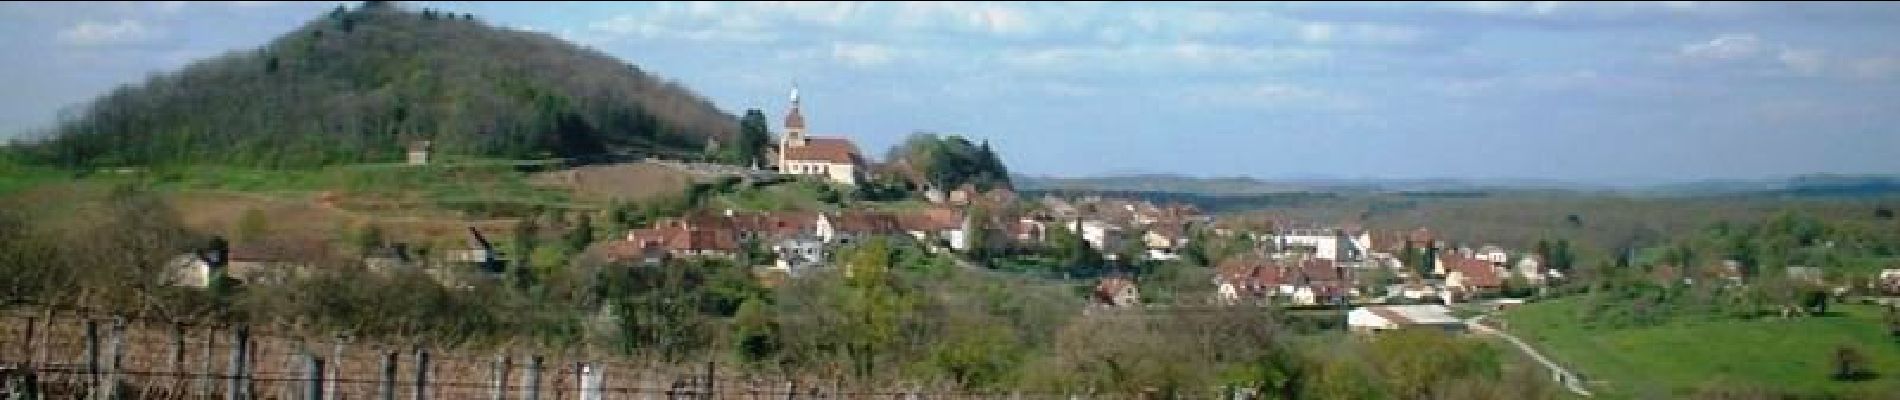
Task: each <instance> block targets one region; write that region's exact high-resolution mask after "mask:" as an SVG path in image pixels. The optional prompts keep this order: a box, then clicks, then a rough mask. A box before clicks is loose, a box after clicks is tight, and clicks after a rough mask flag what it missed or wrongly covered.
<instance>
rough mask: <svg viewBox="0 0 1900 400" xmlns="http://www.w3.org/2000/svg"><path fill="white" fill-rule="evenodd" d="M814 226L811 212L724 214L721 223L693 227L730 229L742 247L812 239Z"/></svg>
mask: <svg viewBox="0 0 1900 400" xmlns="http://www.w3.org/2000/svg"><path fill="white" fill-rule="evenodd" d="M702 222H704V220H702ZM689 223H690V222H689ZM817 225H818V213H815V212H801V211H778V212H770V213H734V212H730V211H728V212H726V217H725V218H724V221H720V222H717V223H712V224H707V225H695V227H700V228H706V229H721V228H723V229H731V230H732V231H733V233H734V234H735V235H738V238H739V241H740V242H742V243H769V242H773V241H777V240H781V239H785V238H792V237H804V236H816V235H817V234H818V228H817Z"/></svg>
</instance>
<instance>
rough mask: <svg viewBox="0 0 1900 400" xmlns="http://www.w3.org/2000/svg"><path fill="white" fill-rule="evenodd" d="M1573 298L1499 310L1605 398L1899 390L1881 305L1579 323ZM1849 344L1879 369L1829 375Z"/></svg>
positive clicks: (1898, 346)
mask: <svg viewBox="0 0 1900 400" xmlns="http://www.w3.org/2000/svg"><path fill="white" fill-rule="evenodd" d="M1578 308H1579V303H1578V302H1576V301H1575V300H1574V299H1560V300H1553V301H1547V302H1542V303H1536V304H1529V305H1525V306H1523V307H1521V308H1517V309H1514V310H1511V311H1507V312H1506V313H1505V314H1504V315H1503V320H1504V321H1506V322H1507V324H1508V325H1507V326H1506V328H1507V329H1508V330H1509V331H1511V332H1512V333H1514V334H1517V335H1518V336H1519V337H1521V338H1523V339H1525V340H1527V341H1530V342H1531V343H1533V344H1534V345H1536V346H1538V347H1539V348H1540V349H1543V350H1545V351H1546V352H1547V353H1549V354H1550V355H1551V356H1552V357H1553V358H1555V359H1556V360H1557V361H1558V362H1560V363H1562V364H1564V365H1565V366H1568V367H1571V368H1574V369H1575V370H1576V371H1577V372H1578V373H1579V374H1581V375H1582V376H1583V378H1584V379H1585V380H1588V381H1592V383H1593V386H1592V389H1593V390H1596V391H1598V392H1600V393H1601V394H1603V395H1607V396H1605V397H1609V398H1638V397H1640V398H1651V397H1672V398H1680V397H1684V396H1687V395H1689V394H1691V393H1694V392H1695V391H1696V390H1698V389H1702V388H1710V387H1721V386H1724V385H1747V386H1751V387H1758V388H1764V389H1769V390H1774V391H1785V392H1793V393H1803V394H1817V395H1818V394H1822V393H1827V394H1836V395H1846V396H1849V397H1858V396H1862V395H1866V394H1874V393H1887V394H1892V393H1900V341H1896V340H1895V338H1892V337H1890V336H1888V332H1887V330H1886V326H1885V325H1884V324H1883V322H1882V320H1881V310H1880V309H1879V308H1877V307H1876V306H1868V305H1835V306H1832V307H1830V308H1829V310H1830V311H1832V313H1831V314H1830V315H1827V316H1820V317H1809V318H1796V319H1777V318H1765V319H1756V320H1695V321H1674V322H1669V323H1667V324H1665V325H1661V326H1655V327H1644V328H1630V329H1586V328H1583V326H1582V324H1580V323H1578V322H1577V320H1576V316H1577V315H1580V314H1579V312H1578ZM1841 345H1851V346H1854V347H1858V348H1859V349H1860V351H1861V352H1862V354H1864V355H1865V356H1866V357H1867V358H1868V360H1869V361H1870V363H1871V367H1872V369H1873V371H1874V372H1875V373H1876V374H1878V376H1877V377H1875V378H1874V379H1871V380H1866V381H1860V382H1840V381H1834V380H1831V379H1829V374H1830V373H1832V368H1833V364H1832V360H1833V354H1834V351H1835V349H1836V348H1837V347H1838V346H1841Z"/></svg>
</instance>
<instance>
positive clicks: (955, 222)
mask: <svg viewBox="0 0 1900 400" xmlns="http://www.w3.org/2000/svg"><path fill="white" fill-rule="evenodd" d="M897 222H898V224H899V225H901V226H902V227H903V229H904V230H906V231H926V232H928V231H947V230H955V229H958V228H962V227H963V213H962V212H959V211H957V210H956V209H951V208H942V207H935V208H928V209H924V210H923V211H919V212H915V213H908V214H902V215H898V216H897Z"/></svg>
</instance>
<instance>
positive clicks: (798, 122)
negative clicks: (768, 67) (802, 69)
mask: <svg viewBox="0 0 1900 400" xmlns="http://www.w3.org/2000/svg"><path fill="white" fill-rule="evenodd" d="M785 129H786V130H788V131H793V132H800V133H802V132H803V131H804V130H805V114H804V113H801V112H799V110H798V84H797V83H793V84H792V110H791V111H789V112H786V113H785Z"/></svg>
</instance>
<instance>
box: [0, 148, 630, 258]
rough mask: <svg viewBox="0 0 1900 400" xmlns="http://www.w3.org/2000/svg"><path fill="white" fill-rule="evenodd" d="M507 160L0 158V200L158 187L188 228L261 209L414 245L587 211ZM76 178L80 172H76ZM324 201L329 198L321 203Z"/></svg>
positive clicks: (223, 228) (48, 211)
mask: <svg viewBox="0 0 1900 400" xmlns="http://www.w3.org/2000/svg"><path fill="white" fill-rule="evenodd" d="M515 163H519V162H513V161H507V160H464V161H456V162H450V163H441V164H437V165H430V166H425V167H412V166H405V165H397V164H358V165H339V166H331V167H325V168H320V169H308V170H260V169H248V168H231V167H212V166H194V167H183V168H165V169H157V170H137V171H135V172H128V173H115V172H96V173H91V174H83V176H80V175H76V174H73V173H70V172H63V171H59V170H52V169H45V168H39V167H30V166H20V165H15V164H10V163H0V172H5V173H4V174H0V204H19V205H25V206H30V207H34V208H35V209H36V210H39V212H36V213H35V217H36V218H42V219H54V220H57V219H61V218H72V217H75V215H74V214H73V212H75V211H77V210H80V209H83V207H79V206H81V205H85V204H97V203H99V202H100V201H102V200H103V199H104V198H105V196H106V194H107V193H109V192H110V189H111V187H112V186H114V185H118V184H135V185H139V186H143V187H147V188H150V189H153V190H156V191H157V192H158V193H160V194H162V195H163V196H164V197H165V198H166V199H167V200H168V201H169V202H170V203H171V204H172V205H173V206H174V207H175V208H176V209H177V210H178V211H179V216H180V217H181V220H182V222H184V223H185V225H186V226H188V227H191V228H193V229H196V230H200V231H206V232H222V233H225V234H230V233H231V232H229V230H230V229H232V227H233V226H235V225H236V224H235V221H236V219H237V218H238V217H239V216H240V215H242V214H243V213H244V212H245V211H246V210H257V211H259V212H261V213H263V215H264V216H266V220H267V221H268V224H269V226H268V229H269V231H270V232H272V235H273V236H278V233H282V234H285V235H290V236H297V237H303V238H307V239H315V240H331V239H335V238H338V237H341V235H340V233H341V231H339V230H340V229H345V228H353V227H359V226H361V225H362V224H364V223H367V222H371V221H374V222H375V223H376V224H378V225H379V226H381V227H382V228H384V229H385V230H386V232H387V234H389V235H391V237H393V238H397V239H399V240H405V241H412V242H454V243H460V242H461V241H463V240H465V237H466V231H465V230H464V229H465V227H468V226H475V227H478V228H481V229H482V230H483V232H485V233H488V234H489V235H491V236H497V237H499V236H505V235H506V234H507V233H508V230H509V228H510V227H512V226H513V225H512V224H513V221H515V219H516V217H518V216H519V214H520V213H521V212H523V211H525V210H527V209H528V208H531V207H542V208H545V209H570V210H589V209H594V208H597V207H598V206H600V204H598V203H593V202H585V201H576V200H573V199H572V198H573V197H575V196H573V195H571V194H570V193H569V192H567V191H566V190H562V189H559V188H547V187H541V186H536V185H533V184H531V183H529V180H528V176H527V174H525V173H521V172H517V171H515V170H514V168H513V164H515ZM75 176H79V177H75ZM325 200H329V201H325Z"/></svg>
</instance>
